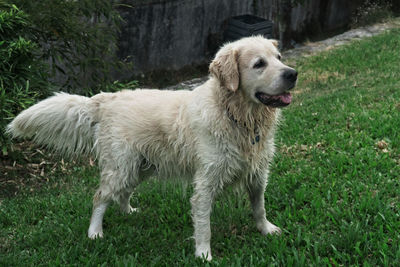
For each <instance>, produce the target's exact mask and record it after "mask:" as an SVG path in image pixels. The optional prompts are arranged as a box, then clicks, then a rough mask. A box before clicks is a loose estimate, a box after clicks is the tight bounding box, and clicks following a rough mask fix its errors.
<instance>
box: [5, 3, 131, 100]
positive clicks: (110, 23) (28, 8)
mask: <svg viewBox="0 0 400 267" xmlns="http://www.w3.org/2000/svg"><path fill="white" fill-rule="evenodd" d="M13 2H14V3H15V4H16V5H17V6H18V7H19V8H21V10H23V11H24V12H25V13H27V14H29V19H30V21H31V23H32V27H33V28H34V30H35V35H34V38H35V41H36V42H37V43H39V44H41V51H42V54H41V57H42V59H44V60H46V61H48V62H49V64H50V67H51V71H52V73H51V74H52V75H51V76H52V81H53V82H54V83H56V84H57V85H58V86H59V87H61V89H62V90H63V91H69V92H75V93H87V92H86V91H85V90H84V89H82V88H89V87H92V88H93V87H96V86H99V85H104V84H107V83H109V82H111V81H112V80H113V78H112V73H113V71H117V70H119V69H121V68H125V67H128V64H127V63H124V62H122V61H121V60H119V59H118V58H117V57H116V55H115V51H116V40H117V35H118V25H119V23H120V22H121V21H122V19H121V17H120V15H119V13H118V11H117V10H116V9H115V4H114V3H113V1H109V0H79V1H65V0H41V1H31V0H13ZM99 90H100V88H97V91H99Z"/></svg>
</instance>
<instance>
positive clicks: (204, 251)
mask: <svg viewBox="0 0 400 267" xmlns="http://www.w3.org/2000/svg"><path fill="white" fill-rule="evenodd" d="M195 256H196V258H201V259H202V260H204V261H211V260H212V256H211V249H209V248H204V247H203V248H202V247H200V248H196V252H195Z"/></svg>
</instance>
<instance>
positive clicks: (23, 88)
mask: <svg viewBox="0 0 400 267" xmlns="http://www.w3.org/2000/svg"><path fill="white" fill-rule="evenodd" d="M34 35H35V32H34V30H33V29H32V28H31V27H30V23H29V20H28V16H27V14H25V13H24V12H23V11H21V10H19V9H18V8H17V7H16V6H15V5H7V4H4V3H3V4H0V129H1V130H0V148H1V150H2V154H6V153H7V145H8V142H9V140H8V138H7V137H6V136H5V134H4V127H5V126H6V125H7V123H8V122H9V121H10V120H11V119H12V118H13V117H14V116H15V114H17V113H18V112H20V111H21V110H22V109H24V108H27V107H29V106H30V105H31V104H33V103H34V102H36V100H37V99H39V98H41V97H43V96H45V95H47V94H48V88H49V84H48V83H47V82H46V80H47V77H46V71H47V68H46V65H45V64H44V63H43V62H42V61H41V60H40V59H39V57H40V51H39V49H38V47H39V46H38V44H37V43H36V42H35V41H33V40H32V38H33V36H34Z"/></svg>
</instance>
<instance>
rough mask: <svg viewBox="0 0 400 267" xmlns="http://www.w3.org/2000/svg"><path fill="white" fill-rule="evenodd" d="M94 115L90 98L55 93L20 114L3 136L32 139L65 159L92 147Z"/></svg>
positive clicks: (83, 152)
mask: <svg viewBox="0 0 400 267" xmlns="http://www.w3.org/2000/svg"><path fill="white" fill-rule="evenodd" d="M94 112H95V109H94V105H93V103H92V100H91V99H90V98H88V97H84V96H78V95H70V94H66V93H57V94H55V95H54V96H52V97H49V98H47V99H45V100H43V101H41V102H39V103H37V104H36V105H33V106H32V107H30V108H28V109H26V110H24V111H23V112H21V113H20V114H19V115H18V116H17V117H16V118H14V120H13V121H12V122H11V123H10V124H9V125H8V126H7V132H8V133H9V134H11V136H12V137H26V138H33V141H34V142H35V143H38V144H41V145H48V146H50V147H52V148H54V149H55V150H57V151H59V152H61V153H62V154H64V155H66V156H75V155H80V154H85V153H89V152H90V151H91V149H92V148H93V144H94V139H95V137H94V135H95V127H96V126H95V124H96V121H94V117H95V114H94Z"/></svg>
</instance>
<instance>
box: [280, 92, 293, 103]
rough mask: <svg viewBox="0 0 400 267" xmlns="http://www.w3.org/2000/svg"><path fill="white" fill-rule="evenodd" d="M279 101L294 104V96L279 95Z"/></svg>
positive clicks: (288, 94)
mask: <svg viewBox="0 0 400 267" xmlns="http://www.w3.org/2000/svg"><path fill="white" fill-rule="evenodd" d="M279 99H280V100H281V101H282V102H283V103H285V104H290V103H291V102H292V95H291V94H290V93H283V94H281V95H279Z"/></svg>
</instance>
